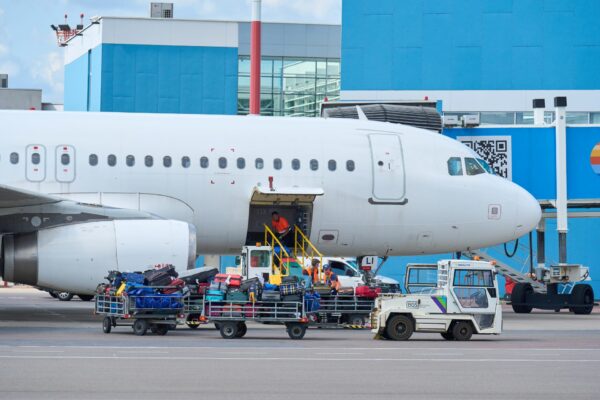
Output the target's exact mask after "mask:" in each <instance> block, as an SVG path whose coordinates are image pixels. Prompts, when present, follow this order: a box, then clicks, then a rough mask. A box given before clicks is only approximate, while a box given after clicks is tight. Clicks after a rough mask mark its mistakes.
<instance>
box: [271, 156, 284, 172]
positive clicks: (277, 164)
mask: <svg viewBox="0 0 600 400" xmlns="http://www.w3.org/2000/svg"><path fill="white" fill-rule="evenodd" d="M282 165H283V163H282V162H281V158H276V159H274V160H273V168H275V169H276V170H280V169H281V167H282Z"/></svg>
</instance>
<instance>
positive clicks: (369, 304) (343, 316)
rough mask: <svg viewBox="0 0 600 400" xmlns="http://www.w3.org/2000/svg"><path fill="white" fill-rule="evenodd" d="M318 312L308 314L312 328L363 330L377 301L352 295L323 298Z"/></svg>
mask: <svg viewBox="0 0 600 400" xmlns="http://www.w3.org/2000/svg"><path fill="white" fill-rule="evenodd" d="M319 303H320V305H319V308H318V310H315V311H314V312H308V314H309V319H310V321H311V326H317V327H352V328H363V327H366V324H367V323H368V322H369V315H370V314H371V311H372V310H373V307H374V304H375V300H374V299H366V298H362V297H356V296H352V295H337V296H322V297H321V299H320V301H319Z"/></svg>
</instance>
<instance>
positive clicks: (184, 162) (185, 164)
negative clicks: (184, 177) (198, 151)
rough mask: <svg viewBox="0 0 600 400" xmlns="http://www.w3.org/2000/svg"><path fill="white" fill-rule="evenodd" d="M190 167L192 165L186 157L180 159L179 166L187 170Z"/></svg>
mask: <svg viewBox="0 0 600 400" xmlns="http://www.w3.org/2000/svg"><path fill="white" fill-rule="evenodd" d="M190 165H192V161H191V160H190V158H189V157H188V156H183V157H181V166H182V167H183V168H189V167H190Z"/></svg>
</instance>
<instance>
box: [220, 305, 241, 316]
mask: <svg viewBox="0 0 600 400" xmlns="http://www.w3.org/2000/svg"><path fill="white" fill-rule="evenodd" d="M243 309H244V308H243V307H242V305H241V304H226V305H224V306H223V313H222V316H223V317H242V311H243Z"/></svg>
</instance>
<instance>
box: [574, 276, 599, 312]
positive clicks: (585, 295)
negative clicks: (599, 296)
mask: <svg viewBox="0 0 600 400" xmlns="http://www.w3.org/2000/svg"><path fill="white" fill-rule="evenodd" d="M571 303H572V304H576V305H577V307H571V310H572V311H573V313H574V314H589V313H591V312H592V310H593V308H594V289H592V287H591V286H590V285H588V284H583V283H582V284H579V285H575V286H574V287H573V291H572V292H571Z"/></svg>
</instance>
